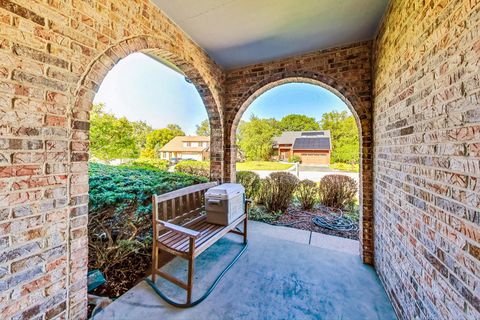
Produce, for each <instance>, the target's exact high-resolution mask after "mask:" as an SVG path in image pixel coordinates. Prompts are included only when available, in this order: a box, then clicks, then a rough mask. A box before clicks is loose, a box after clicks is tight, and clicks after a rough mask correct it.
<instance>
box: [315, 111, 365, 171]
mask: <svg viewBox="0 0 480 320" xmlns="http://www.w3.org/2000/svg"><path fill="white" fill-rule="evenodd" d="M320 126H321V127H322V130H330V135H331V139H332V158H331V161H332V162H344V163H350V162H353V163H358V162H359V160H360V159H359V138H358V128H357V124H356V121H355V118H354V117H353V116H352V115H349V114H348V113H347V112H346V111H342V112H338V111H332V112H328V113H324V114H323V116H322V119H321V120H320Z"/></svg>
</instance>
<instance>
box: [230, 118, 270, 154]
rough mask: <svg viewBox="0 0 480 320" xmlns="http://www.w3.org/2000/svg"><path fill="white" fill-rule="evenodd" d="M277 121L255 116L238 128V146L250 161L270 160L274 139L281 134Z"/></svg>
mask: <svg viewBox="0 0 480 320" xmlns="http://www.w3.org/2000/svg"><path fill="white" fill-rule="evenodd" d="M277 124H278V122H277V121H276V120H275V119H260V118H258V117H256V116H254V115H252V117H251V118H250V121H248V122H241V123H240V125H239V127H238V146H239V147H240V149H241V150H242V152H243V153H244V154H245V156H246V157H247V159H248V160H269V159H270V155H271V154H272V144H273V137H274V136H276V135H278V134H279V130H278V128H277V127H278V126H277Z"/></svg>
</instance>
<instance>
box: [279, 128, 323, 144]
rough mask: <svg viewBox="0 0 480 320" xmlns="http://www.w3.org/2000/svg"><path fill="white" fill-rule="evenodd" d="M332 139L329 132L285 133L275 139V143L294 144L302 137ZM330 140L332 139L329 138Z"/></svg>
mask: <svg viewBox="0 0 480 320" xmlns="http://www.w3.org/2000/svg"><path fill="white" fill-rule="evenodd" d="M319 136H321V137H330V131H329V130H320V131H285V132H283V133H282V135H280V136H278V137H274V138H273V141H274V143H275V144H277V145H278V144H293V143H294V142H295V139H297V138H300V137H312V138H313V137H319ZM329 139H330V138H329Z"/></svg>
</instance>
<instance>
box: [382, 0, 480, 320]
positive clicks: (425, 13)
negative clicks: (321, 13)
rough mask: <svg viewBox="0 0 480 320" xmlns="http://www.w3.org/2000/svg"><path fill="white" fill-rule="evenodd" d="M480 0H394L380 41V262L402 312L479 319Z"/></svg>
mask: <svg viewBox="0 0 480 320" xmlns="http://www.w3.org/2000/svg"><path fill="white" fill-rule="evenodd" d="M479 24H480V2H479V1H478V0H465V1H462V0H444V1H417V0H410V1H406V0H405V1H392V3H391V6H390V8H389V10H388V12H387V14H386V16H385V18H384V22H383V25H382V28H381V29H380V31H379V34H378V37H377V39H376V42H375V47H374V57H375V58H374V90H373V92H374V141H375V148H374V186H375V191H374V199H375V201H374V212H375V216H374V220H375V266H376V269H377V272H378V273H379V275H380V277H381V279H382V281H383V283H384V285H385V287H386V290H387V292H388V294H389V296H390V297H391V300H392V302H393V304H394V306H395V308H396V310H397V312H398V314H399V316H400V317H401V318H403V319H414V318H418V319H480V298H479V297H480V278H479V276H480V261H479V260H480V246H479V241H480V228H479V224H480V209H479V208H480V76H479V75H480V28H479Z"/></svg>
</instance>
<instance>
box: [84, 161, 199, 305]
mask: <svg viewBox="0 0 480 320" xmlns="http://www.w3.org/2000/svg"><path fill="white" fill-rule="evenodd" d="M89 177H90V179H89V186H90V192H89V194H90V198H89V215H88V238H89V243H88V247H89V250H88V267H89V268H90V269H100V271H101V272H102V273H104V274H105V276H106V278H107V279H108V282H107V283H106V284H105V285H104V286H101V287H99V288H98V290H100V291H96V293H97V294H109V295H110V296H118V295H120V294H122V293H124V292H125V291H126V290H128V289H130V287H131V286H133V285H134V284H136V282H137V281H138V279H139V278H141V277H144V276H145V275H146V273H147V271H148V270H149V268H150V264H151V243H152V241H151V239H152V215H151V210H152V204H151V201H152V200H151V199H152V195H153V194H162V193H166V192H169V191H173V190H176V189H180V188H183V187H187V186H190V185H192V184H197V183H202V182H207V179H205V178H202V177H195V176H191V175H186V174H183V173H171V172H166V171H158V170H150V169H139V168H128V167H119V166H108V165H103V164H98V163H90V164H89Z"/></svg>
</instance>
